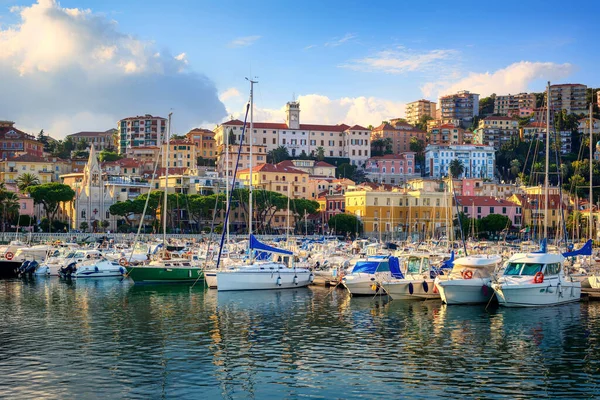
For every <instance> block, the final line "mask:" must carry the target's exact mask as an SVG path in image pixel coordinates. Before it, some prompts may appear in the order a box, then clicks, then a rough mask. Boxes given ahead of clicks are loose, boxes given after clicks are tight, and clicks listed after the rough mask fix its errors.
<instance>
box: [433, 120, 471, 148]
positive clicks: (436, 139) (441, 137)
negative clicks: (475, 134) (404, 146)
mask: <svg viewBox="0 0 600 400" xmlns="http://www.w3.org/2000/svg"><path fill="white" fill-rule="evenodd" d="M428 132H429V143H430V144H444V145H448V144H463V143H464V141H465V138H464V135H465V130H464V129H462V128H461V127H458V126H455V125H453V124H444V125H436V126H432V127H431V128H429V131H428Z"/></svg>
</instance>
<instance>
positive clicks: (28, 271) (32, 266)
mask: <svg viewBox="0 0 600 400" xmlns="http://www.w3.org/2000/svg"><path fill="white" fill-rule="evenodd" d="M39 265H40V264H38V262H37V261H32V262H30V263H29V265H28V266H27V267H25V269H24V270H23V274H29V275H33V273H34V272H35V270H36V269H37V267H38V266H39Z"/></svg>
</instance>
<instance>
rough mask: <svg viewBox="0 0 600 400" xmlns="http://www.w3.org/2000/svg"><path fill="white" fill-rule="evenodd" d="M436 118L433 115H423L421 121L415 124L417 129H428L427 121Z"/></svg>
mask: <svg viewBox="0 0 600 400" xmlns="http://www.w3.org/2000/svg"><path fill="white" fill-rule="evenodd" d="M433 119H434V118H433V117H432V116H431V115H422V116H421V118H419V121H418V122H417V123H416V124H415V126H416V127H417V129H420V130H422V131H427V121H432V120H433Z"/></svg>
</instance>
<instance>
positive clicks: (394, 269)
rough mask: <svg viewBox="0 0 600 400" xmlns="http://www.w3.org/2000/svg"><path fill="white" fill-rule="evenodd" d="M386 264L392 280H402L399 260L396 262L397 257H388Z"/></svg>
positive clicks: (402, 275)
mask: <svg viewBox="0 0 600 400" xmlns="http://www.w3.org/2000/svg"><path fill="white" fill-rule="evenodd" d="M388 262H389V264H390V272H391V274H392V278H396V279H404V274H403V273H402V271H400V260H398V257H390V258H389V260H388Z"/></svg>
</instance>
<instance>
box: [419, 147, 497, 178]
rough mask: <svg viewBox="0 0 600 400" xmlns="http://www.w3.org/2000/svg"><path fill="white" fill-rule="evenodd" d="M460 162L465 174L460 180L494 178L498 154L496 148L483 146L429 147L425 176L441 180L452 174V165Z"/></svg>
mask: <svg viewBox="0 0 600 400" xmlns="http://www.w3.org/2000/svg"><path fill="white" fill-rule="evenodd" d="M453 160H459V161H460V162H461V163H462V165H463V167H464V172H463V173H462V174H461V175H460V177H459V178H487V179H493V178H494V170H495V167H496V153H495V151H494V147H492V146H483V145H467V144H465V145H449V146H443V145H431V144H430V145H427V147H426V149H425V174H426V175H428V176H430V177H433V178H441V177H444V176H447V175H449V174H450V163H451V162H452V161H453Z"/></svg>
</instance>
